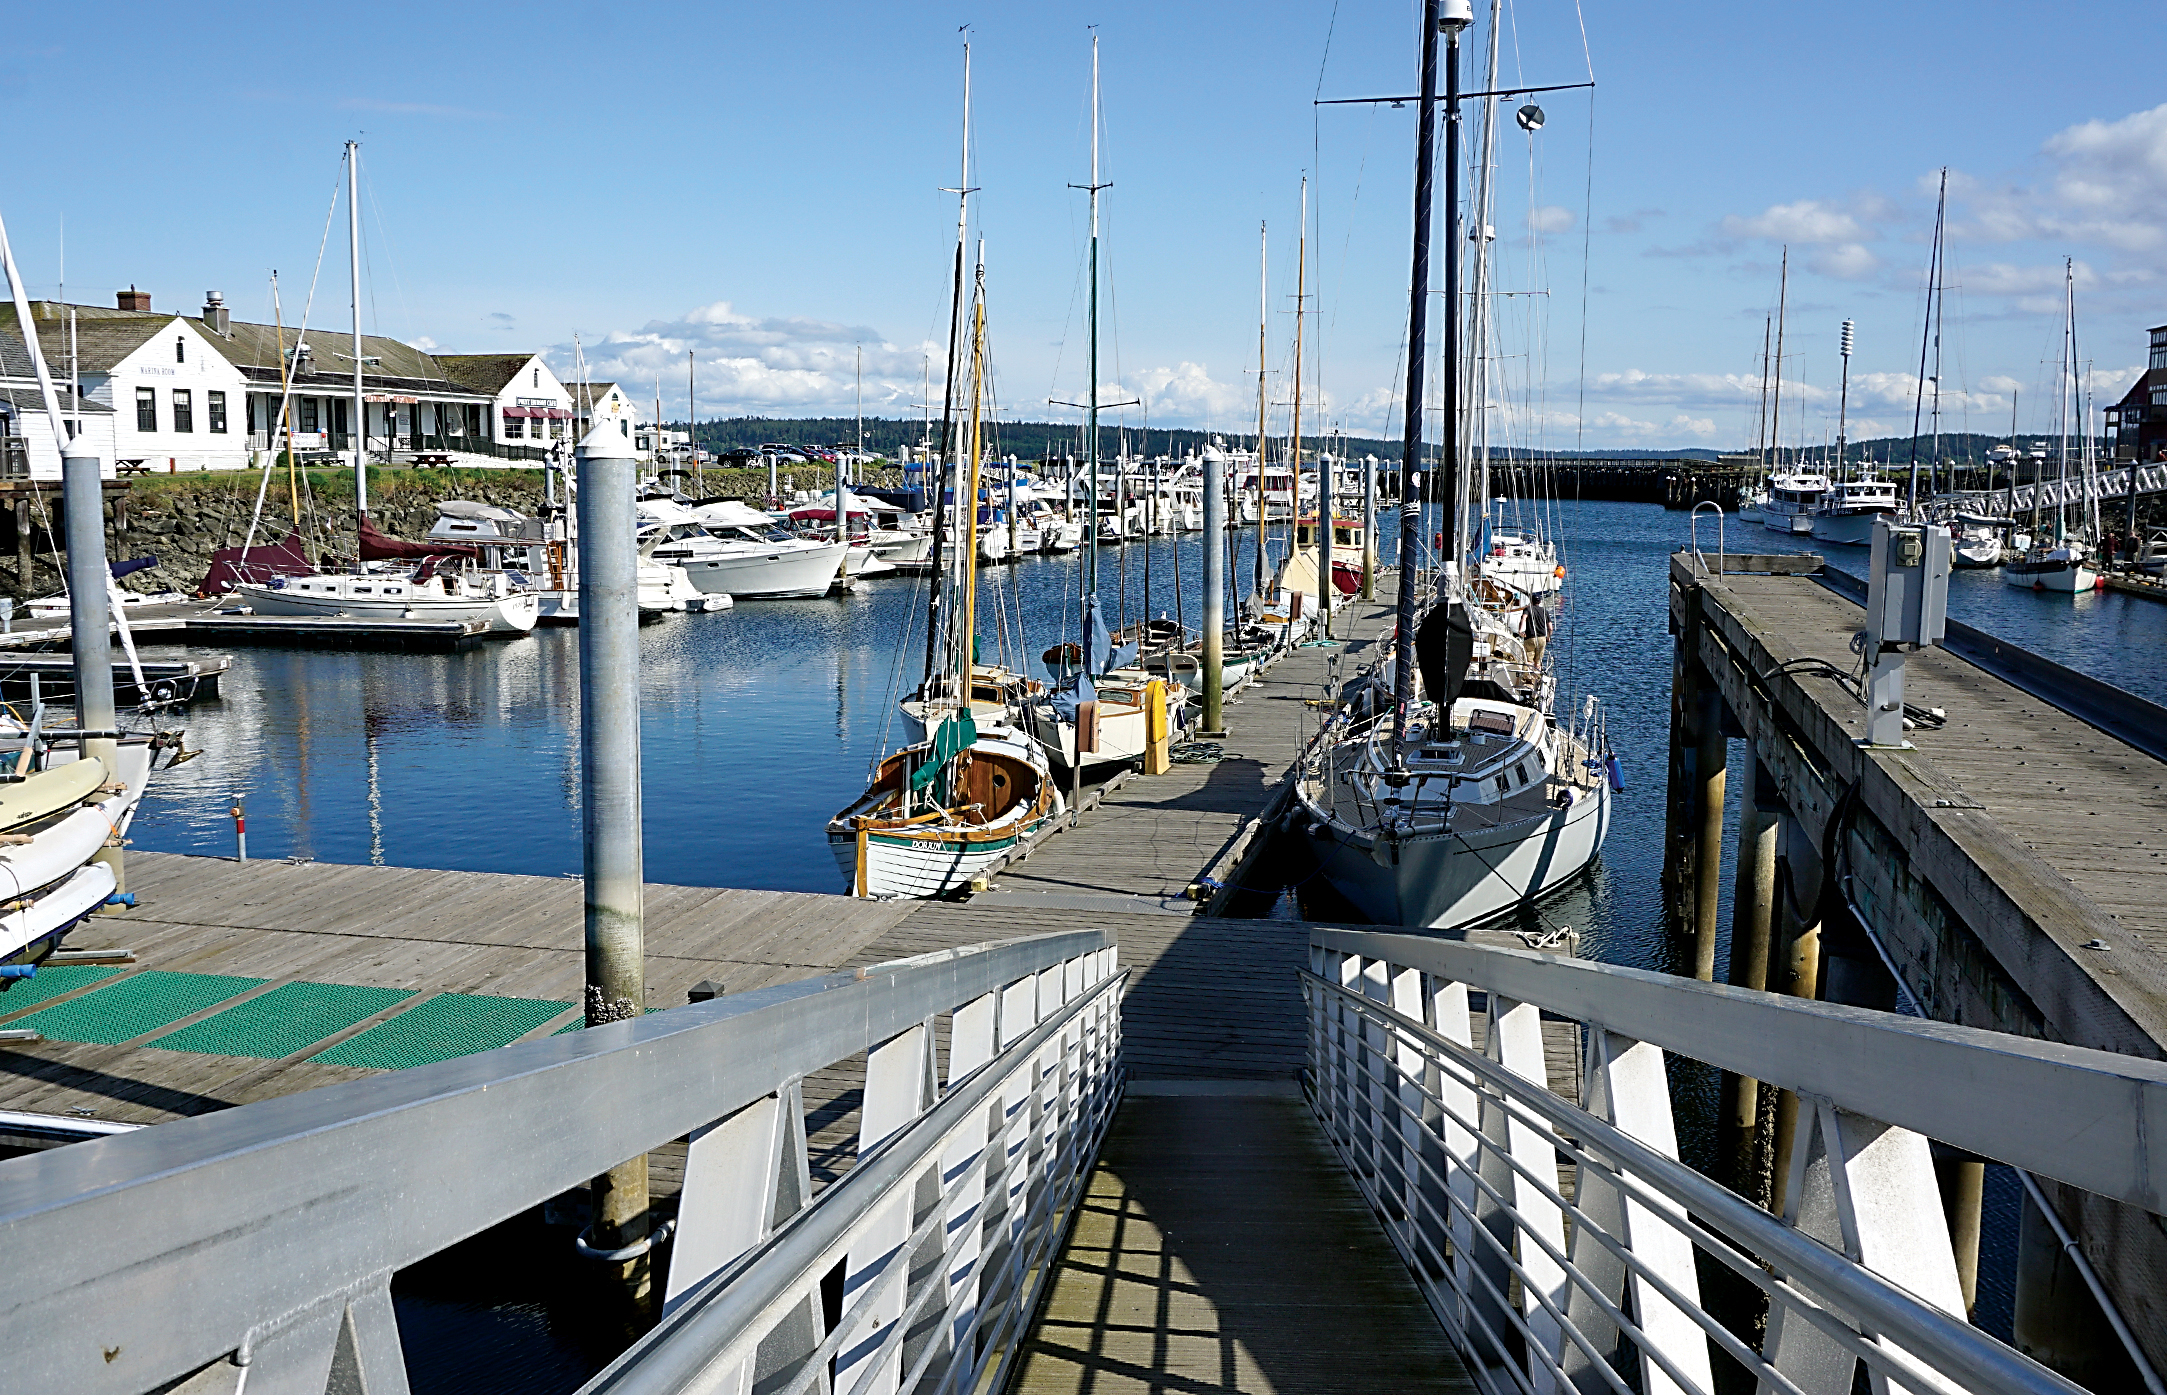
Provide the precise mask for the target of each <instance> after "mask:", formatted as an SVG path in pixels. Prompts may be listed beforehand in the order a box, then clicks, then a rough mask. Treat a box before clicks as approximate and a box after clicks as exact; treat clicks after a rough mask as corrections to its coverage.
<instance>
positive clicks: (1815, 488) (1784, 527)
mask: <svg viewBox="0 0 2167 1395" xmlns="http://www.w3.org/2000/svg"><path fill="white" fill-rule="evenodd" d="M1828 491H1829V480H1828V476H1827V475H1824V474H1819V473H1817V472H1815V471H1811V470H1789V471H1785V472H1783V473H1781V474H1777V475H1774V476H1772V477H1771V478H1770V479H1769V482H1768V502H1766V503H1764V504H1762V505H1761V526H1762V527H1764V528H1766V529H1767V530H1768V531H1769V532H1771V533H1785V534H1789V535H1791V536H1794V537H1804V536H1807V535H1809V534H1811V533H1812V532H1813V520H1814V515H1816V514H1817V513H1819V512H1820V510H1821V501H1822V500H1823V499H1826V498H1827V497H1828Z"/></svg>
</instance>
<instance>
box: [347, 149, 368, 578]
mask: <svg viewBox="0 0 2167 1395" xmlns="http://www.w3.org/2000/svg"><path fill="white" fill-rule="evenodd" d="M360 164H361V142H359V141H352V140H350V141H348V142H346V268H347V272H348V274H349V276H350V277H351V287H352V291H353V311H354V520H355V522H356V523H357V524H364V523H367V522H368V521H369V415H368V413H369V408H368V404H367V402H366V401H365V399H364V398H363V397H362V395H361V205H360V203H359V202H358V201H357V200H358V198H359V190H360V188H361V175H360V170H359V167H360ZM354 555H355V557H356V559H357V560H358V558H359V557H360V555H361V540H360V537H359V536H358V535H357V536H356V537H355V539H354Z"/></svg>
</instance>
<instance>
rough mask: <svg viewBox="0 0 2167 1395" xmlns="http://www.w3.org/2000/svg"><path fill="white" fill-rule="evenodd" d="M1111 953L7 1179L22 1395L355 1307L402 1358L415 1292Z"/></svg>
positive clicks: (871, 973)
mask: <svg viewBox="0 0 2167 1395" xmlns="http://www.w3.org/2000/svg"><path fill="white" fill-rule="evenodd" d="M1111 945H1112V936H1111V934H1110V933H1109V932H1106V931H1083V932H1073V933H1066V934H1055V935H1043V936H1037V937H1033V938H1029V939H1021V940H1014V941H1009V942H1006V943H1002V944H994V945H977V946H970V947H966V948H962V949H956V950H945V951H940V952H937V953H934V954H929V955H923V956H918V957H916V958H912V959H904V960H898V961H894V962H892V963H887V964H881V965H876V966H874V967H871V968H867V969H862V970H853V971H848V972H844V973H838V974H831V975H828V976H826V977H824V978H818V979H811V980H807V981H804V982H800V983H793V984H783V985H779V986H777V987H774V988H768V989H763V990H759V991H755V992H749V993H741V994H733V995H730V996H727V997H722V998H717V999H714V1000H712V1001H710V1002H705V1003H695V1004H690V1005H687V1006H684V1007H678V1008H672V1009H670V1010H668V1011H665V1012H656V1013H651V1014H649V1015H647V1016H643V1017H638V1018H633V1019H630V1020H628V1021H624V1022H618V1023H612V1024H608V1025H605V1026H597V1027H590V1028H588V1029H587V1030H585V1031H581V1032H573V1033H567V1034H565V1035H562V1036H556V1037H551V1038H547V1039H544V1040H541V1041H535V1042H529V1043H525V1044H522V1045H518V1046H513V1047H507V1048H504V1049H502V1050H497V1051H485V1052H481V1053H478V1054H475V1055H471V1056H465V1057H460V1058H457V1059H454V1060H449V1061H443V1062H439V1063H437V1064H435V1065H429V1066H418V1067H414V1068H411V1069H408V1070H403V1071H397V1072H392V1073H387V1074H384V1075H380V1076H374V1077H371V1078H368V1079H364V1080H357V1081H351V1082H348V1083H345V1084H341V1085H334V1086H329V1087H326V1088H323V1089H319V1090H312V1091H308V1092H306V1093H303V1094H299V1095H289V1096H285V1097H283V1098H280V1099H275V1100H269V1101H264V1102H262V1103H258V1104H252V1105H247V1106H243V1107H241V1108H237V1109H232V1110H227V1111H223V1112H220V1113H217V1114H213V1115H208V1116H202V1117H197V1118H192V1119H184V1120H178V1121H175V1122H172V1123H167V1124H161V1125H159V1126H158V1127H156V1128H147V1129H141V1130H137V1131H135V1132H132V1133H128V1134H124V1135H118V1136H114V1137H110V1138H102V1139H97V1140H92V1141H88V1142H84V1143H78V1144H74V1145H71V1146H69V1147H67V1148H64V1149H55V1150H52V1151H49V1152H44V1153H39V1154H33V1155H30V1156H26V1157H22V1158H17V1159H14V1160H11V1161H8V1162H4V1163H0V1253H8V1254H18V1255H37V1256H39V1257H40V1259H39V1274H38V1280H39V1281H38V1282H37V1283H36V1284H34V1285H30V1284H22V1285H13V1286H10V1287H9V1288H8V1289H7V1290H6V1292H5V1294H4V1296H0V1321H5V1322H6V1323H7V1325H8V1330H9V1331H10V1333H11V1334H12V1335H11V1337H10V1344H9V1345H10V1350H9V1378H10V1380H11V1381H19V1382H21V1383H22V1385H23V1387H24V1388H26V1389H50V1390H69V1391H81V1392H91V1393H95V1392H113V1393H114V1395H136V1393H137V1392H141V1391H145V1390H149V1389H151V1388H154V1387H157V1386H159V1385H161V1384H162V1383H164V1382H167V1381H170V1380H173V1379H176V1378H178V1377H181V1376H185V1375H187V1374H188V1373H190V1372H192V1371H195V1370H197V1369H199V1368H201V1367H202V1366H204V1365H205V1364H206V1363H208V1362H211V1361H215V1360H218V1359H220V1358H221V1357H225V1356H228V1355H231V1354H234V1353H239V1354H240V1357H241V1358H244V1359H248V1358H254V1357H255V1356H257V1355H258V1354H259V1353H264V1352H272V1351H275V1350H278V1349H281V1344H282V1343H284V1344H287V1345H291V1341H300V1342H302V1344H303V1345H306V1344H308V1343H311V1342H315V1341H317V1340H318V1339H319V1337H320V1336H322V1333H321V1332H320V1331H319V1329H320V1327H321V1321H330V1322H331V1323H332V1326H331V1327H330V1328H328V1329H322V1330H323V1331H324V1332H328V1336H322V1340H327V1341H335V1340H336V1339H337V1337H338V1329H337V1319H338V1316H339V1314H340V1313H341V1312H342V1311H344V1312H346V1313H347V1314H348V1318H349V1320H351V1321H353V1322H356V1323H362V1322H363V1319H364V1318H367V1319H368V1320H369V1321H368V1323H364V1324H363V1325H369V1323H373V1324H374V1330H376V1331H377V1332H378V1336H379V1338H381V1337H382V1336H383V1332H382V1329H383V1328H384V1327H385V1326H386V1325H387V1324H388V1323H389V1301H388V1296H387V1295H386V1293H385V1288H384V1286H385V1284H386V1283H387V1282H388V1279H389V1275H390V1274H391V1272H392V1271H394V1270H397V1269H400V1268H404V1267H406V1266H407V1265H410V1264H412V1263H414V1262H416V1261H418V1260H420V1259H422V1258H425V1257H427V1256H428V1255H431V1254H434V1253H436V1252H437V1251H439V1250H441V1249H443V1248H445V1247H446V1246H448V1245H451V1244H453V1243H455V1242H456V1241H459V1240H461V1239H464V1238H466V1237H467V1236H469V1235H472V1234H475V1233H477V1232H478V1231H481V1230H483V1229H485V1228H486V1227H488V1226H490V1225H493V1224H495V1223H497V1222H498V1221H501V1220H503V1219H506V1218H507V1217H510V1216H512V1215H515V1214H517V1213H519V1212H520V1211H523V1210H525V1209H527V1208H529V1207H531V1206H533V1205H535V1204H537V1203H539V1202H541V1201H543V1200H546V1199H547V1198H549V1197H552V1196H555V1195H557V1194H558V1193H560V1192H563V1191H565V1190H567V1189H569V1188H572V1187H576V1186H579V1185H582V1184H584V1183H585V1182H586V1181H587V1180H588V1179H590V1178H592V1177H594V1176H597V1175H599V1174H600V1173H602V1172H604V1171H606V1170H608V1169H609V1168H610V1167H613V1166H615V1165H616V1164H617V1163H619V1162H621V1161H623V1160H624V1159H625V1158H627V1157H631V1156H635V1155H637V1154H639V1153H642V1152H646V1151H649V1150H651V1149H653V1148H656V1147H659V1146H661V1145H662V1144H664V1143H667V1142H669V1141H670V1140H672V1139H678V1138H684V1137H686V1136H688V1135H691V1134H694V1133H696V1132H698V1131H700V1130H702V1129H703V1128H705V1127H707V1126H708V1125H710V1124H711V1123H714V1122H715V1121H718V1120H723V1119H727V1118H729V1117H731V1116H733V1115H734V1114H736V1113H738V1112H740V1111H742V1110H744V1109H746V1108H747V1107H748V1106H750V1105H753V1104H754V1103H756V1102H758V1101H761V1100H763V1099H770V1098H771V1097H773V1096H775V1095H776V1093H777V1091H778V1090H779V1089H785V1090H788V1089H789V1088H791V1082H794V1081H796V1080H798V1079H801V1078H803V1077H804V1076H806V1075H809V1074H811V1073H812V1072H814V1071H817V1070H820V1069H822V1068H824V1067H826V1066H828V1065H830V1064H832V1063H834V1062H837V1061H843V1060H847V1059H849V1058H851V1057H852V1056H853V1055H854V1054H855V1053H858V1052H861V1051H867V1050H869V1049H874V1048H878V1047H879V1046H880V1045H881V1044H882V1043H887V1042H890V1041H892V1040H894V1039H896V1038H899V1037H901V1036H902V1035H903V1034H906V1033H910V1032H913V1031H915V1030H917V1029H919V1028H922V1027H924V1026H926V1024H929V1023H931V1022H933V1021H934V1020H935V1019H936V1018H938V1017H939V1016H940V1015H941V1014H945V1013H950V1012H958V1011H960V1010H962V1009H963V1008H965V1007H966V1006H967V1005H974V1004H986V1005H987V1011H988V1012H989V1013H990V1012H991V1003H992V1002H994V1001H999V1000H1000V999H1001V998H1002V997H1004V996H1005V997H1010V998H1015V999H1016V1001H1017V1002H1018V1003H1019V1004H1020V1003H1023V1002H1026V1001H1029V1002H1034V1003H1035V1002H1036V1001H1038V999H1037V998H1036V997H1032V996H1031V992H1032V991H1035V990H1031V985H1033V984H1034V983H1038V982H1040V981H1041V980H1043V979H1045V978H1046V977H1047V976H1049V975H1050V976H1051V978H1052V980H1053V981H1054V982H1055V983H1057V984H1058V983H1060V982H1062V981H1063V979H1064V976H1066V975H1077V976H1079V978H1080V977H1081V969H1080V966H1082V965H1083V964H1085V963H1086V962H1087V961H1089V962H1092V963H1098V964H1102V965H1104V966H1105V967H1107V968H1110V955H1111V952H1112V951H1111ZM1097 977H1100V978H1103V977H1105V975H1104V974H1103V973H1101V974H1098V975H1097ZM1019 994H1020V995H1021V996H1019ZM1041 996H1042V995H1041ZM1054 1001H1055V1002H1057V1003H1058V1002H1059V1001H1061V995H1060V994H1059V993H1058V992H1057V993H1056V996H1055V998H1054ZM1036 1016H1037V1010H1036V1008H1032V1009H1031V1010H1030V1011H1029V1013H1028V1015H1027V1016H1026V1018H1025V1019H1024V1020H1026V1021H1028V1022H1031V1023H1034V1024H1035V1022H1036ZM1004 1034H1005V1033H1004ZM995 1054H997V1055H998V1054H999V1053H995ZM793 1097H794V1096H793ZM575 1113H576V1115H577V1123H576V1124H575V1123H574V1122H572V1120H573V1116H574V1115H575ZM794 1122H795V1127H796V1128H797V1130H798V1133H799V1135H800V1137H802V1132H803V1120H802V1117H799V1118H798V1119H797V1120H795V1121H794ZM801 1146H802V1145H801ZM685 1244H686V1238H685V1234H684V1232H683V1231H682V1230H681V1231H680V1234H679V1239H678V1247H679V1251H680V1253H682V1252H683V1250H684V1247H685ZM325 1315H328V1317H326V1316H325ZM371 1315H374V1316H373V1317H372V1316H371ZM377 1319H381V1321H377ZM289 1339H291V1340H289ZM388 1340H389V1341H390V1343H391V1344H392V1352H391V1358H390V1359H392V1360H394V1361H396V1360H397V1359H398V1356H397V1349H396V1341H397V1333H396V1327H395V1326H390V1327H389V1337H388ZM106 1349H111V1350H117V1351H118V1352H119V1353H121V1355H120V1356H118V1357H115V1358H105V1357H103V1356H102V1355H101V1351H102V1350H106ZM263 1379H271V1378H270V1377H264V1378H263Z"/></svg>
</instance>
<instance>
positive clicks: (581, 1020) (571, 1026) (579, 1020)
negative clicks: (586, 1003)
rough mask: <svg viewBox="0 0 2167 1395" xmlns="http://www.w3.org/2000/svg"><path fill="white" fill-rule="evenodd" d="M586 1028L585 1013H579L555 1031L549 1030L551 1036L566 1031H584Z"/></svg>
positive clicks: (559, 1035)
mask: <svg viewBox="0 0 2167 1395" xmlns="http://www.w3.org/2000/svg"><path fill="white" fill-rule="evenodd" d="M586 1030H587V1015H586V1014H585V1013H581V1014H580V1015H579V1016H577V1017H575V1018H573V1019H572V1020H571V1021H569V1022H567V1023H565V1024H564V1025H563V1026H562V1027H559V1028H558V1029H557V1030H556V1031H554V1032H551V1033H550V1035H551V1036H553V1037H561V1036H563V1035H564V1034H565V1033H566V1032H584V1031H586Z"/></svg>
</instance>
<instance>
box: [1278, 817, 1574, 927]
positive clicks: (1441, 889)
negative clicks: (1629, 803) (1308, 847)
mask: <svg viewBox="0 0 2167 1395" xmlns="http://www.w3.org/2000/svg"><path fill="white" fill-rule="evenodd" d="M1313 828H1314V831H1315V833H1316V852H1317V857H1318V859H1319V861H1320V862H1321V863H1322V867H1323V875H1324V877H1325V879H1326V880H1327V881H1329V882H1330V883H1331V884H1332V887H1333V889H1334V890H1336V891H1338V892H1339V893H1340V894H1341V895H1343V896H1345V897H1346V898H1347V899H1348V900H1349V901H1352V902H1353V903H1354V904H1355V905H1356V906H1358V907H1360V908H1361V911H1362V914H1363V915H1364V916H1366V917H1368V918H1369V919H1370V920H1372V921H1374V922H1376V923H1377V924H1379V925H1406V926H1412V927H1416V928H1424V929H1431V930H1453V929H1458V928H1460V927H1463V926H1468V925H1474V924H1477V923H1479V922H1481V921H1485V920H1488V919H1490V918H1491V917H1492V916H1496V915H1500V914H1502V913H1504V912H1506V911H1509V910H1511V909H1513V908H1514V907H1515V906H1518V905H1520V904H1522V903H1523V902H1526V901H1531V900H1534V899H1535V898H1536V897H1539V896H1541V895H1543V894H1544V893H1545V892H1548V891H1552V890H1555V889H1556V888H1557V887H1559V886H1561V885H1563V884H1564V883H1565V882H1567V881H1569V880H1570V879H1572V878H1573V877H1575V876H1578V875H1579V874H1580V872H1581V871H1583V870H1584V869H1585V868H1586V867H1587V866H1588V864H1589V863H1591V862H1593V861H1594V860H1595V855H1596V853H1597V852H1598V851H1600V850H1601V848H1602V846H1603V837H1604V835H1605V834H1607V833H1608V832H1609V831H1610V790H1609V787H1608V786H1607V785H1604V784H1602V783H1601V782H1600V781H1598V782H1596V783H1595V785H1594V788H1593V791H1592V792H1591V793H1584V794H1582V796H1581V797H1580V798H1578V799H1576V800H1575V801H1574V802H1573V804H1572V806H1571V807H1570V808H1566V809H1552V810H1550V811H1549V812H1547V813H1545V814H1542V815H1538V816H1536V817H1534V818H1529V819H1522V820H1519V821H1517V822H1514V823H1507V824H1503V825H1500V826H1498V827H1494V828H1484V829H1479V830H1475V831H1471V832H1468V833H1465V834H1461V833H1444V832H1430V833H1419V834H1415V835H1412V836H1410V837H1407V838H1405V839H1402V840H1400V841H1398V842H1397V843H1396V844H1388V845H1387V852H1386V854H1385V859H1384V861H1385V864H1387V865H1380V863H1379V860H1378V856H1377V854H1376V851H1375V844H1374V841H1373V840H1372V839H1371V838H1370V837H1369V836H1367V835H1366V834H1364V833H1358V832H1356V831H1355V830H1354V829H1353V828H1351V827H1349V826H1348V825H1346V824H1343V823H1340V822H1339V821H1337V820H1335V819H1326V820H1323V821H1321V822H1318V823H1316V824H1314V825H1313Z"/></svg>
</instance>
